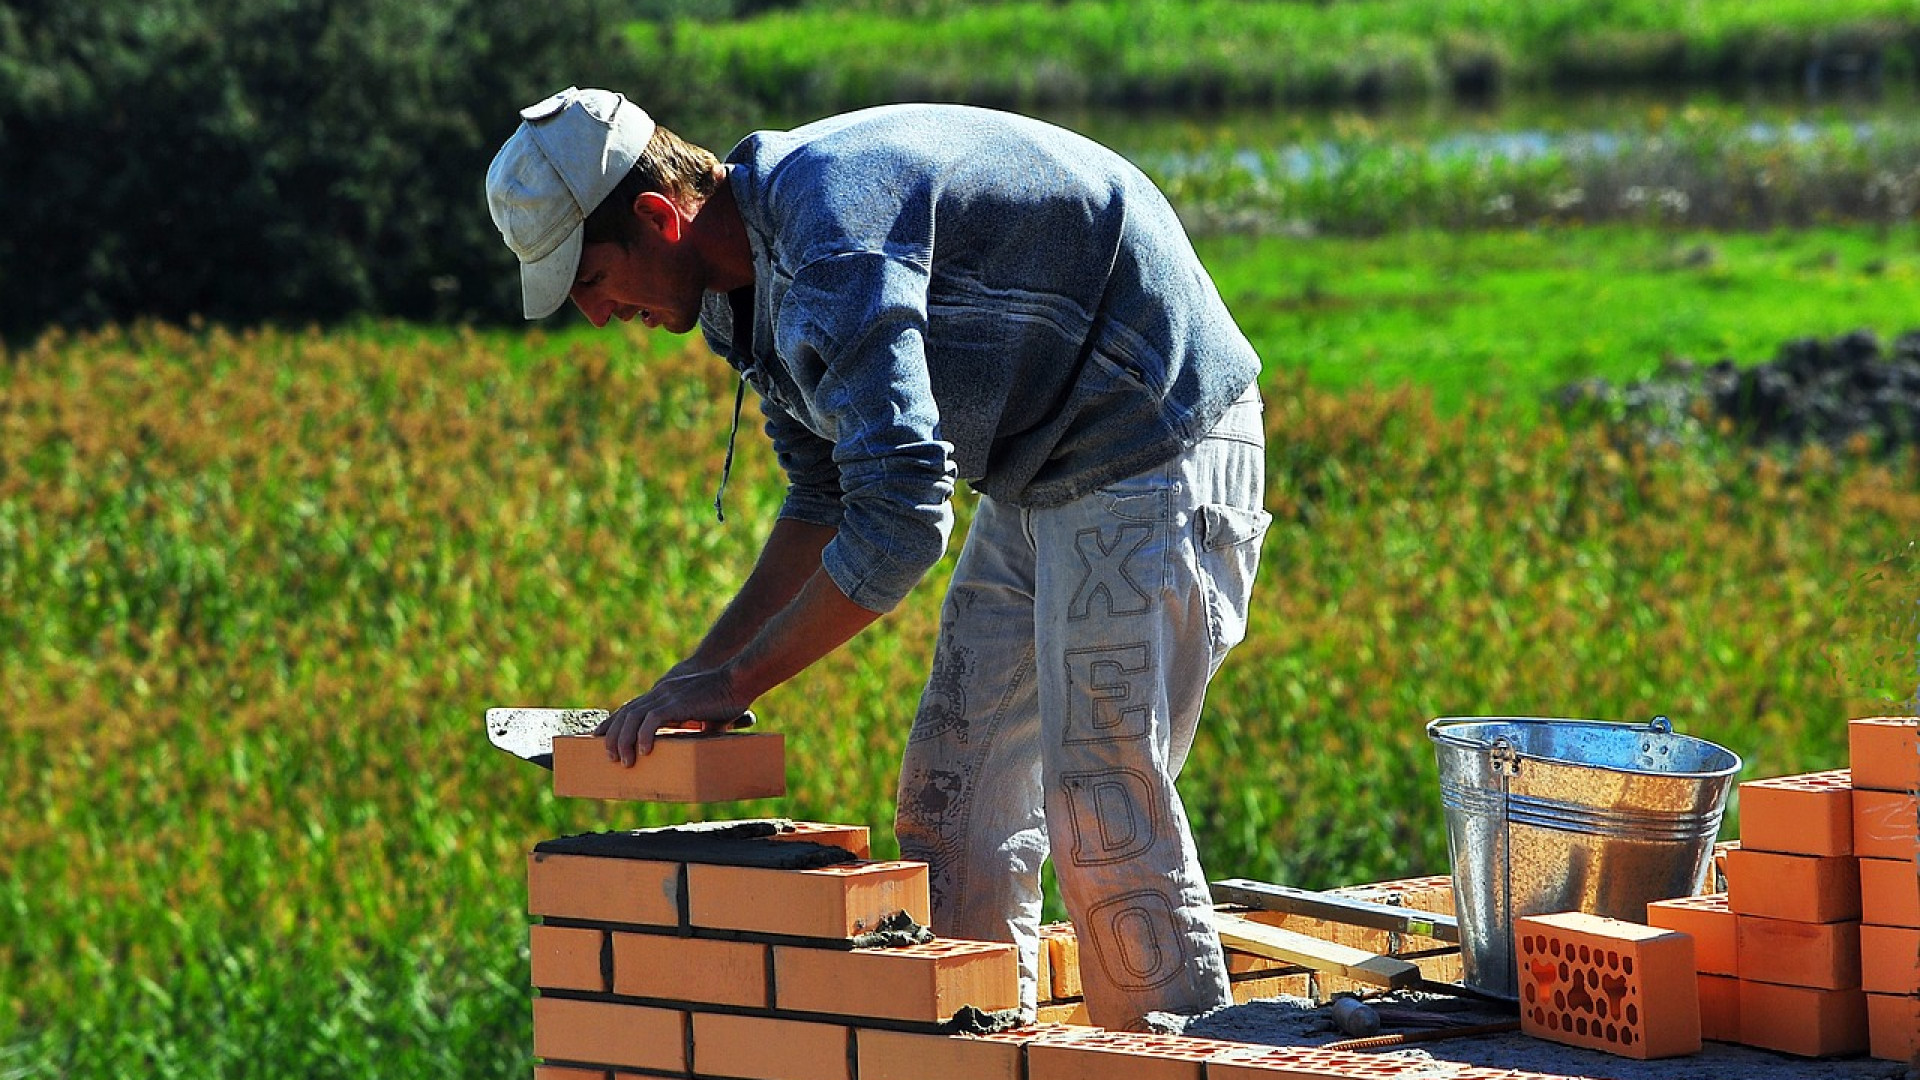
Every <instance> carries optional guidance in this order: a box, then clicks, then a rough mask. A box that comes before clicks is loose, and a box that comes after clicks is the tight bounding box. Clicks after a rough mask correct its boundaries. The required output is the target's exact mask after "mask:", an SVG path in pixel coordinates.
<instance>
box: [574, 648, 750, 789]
mask: <svg viewBox="0 0 1920 1080" xmlns="http://www.w3.org/2000/svg"><path fill="white" fill-rule="evenodd" d="M682 667H684V665H676V666H675V667H674V669H673V671H672V672H669V673H668V674H667V675H665V676H663V677H662V678H661V679H660V681H659V682H657V683H654V684H653V689H651V690H649V691H647V692H646V693H644V694H641V695H640V696H639V697H637V698H634V699H633V700H632V701H629V702H627V703H626V704H625V705H622V706H620V707H619V708H618V709H615V710H614V711H613V714H612V715H610V716H608V717H607V718H606V719H605V720H603V721H601V722H600V726H599V727H596V728H594V729H593V733H594V734H595V735H599V736H602V737H604V738H605V739H606V743H607V760H609V761H613V760H618V761H619V762H620V763H621V764H622V765H628V766H631V765H632V764H633V763H634V762H635V761H637V760H639V759H640V758H641V757H644V756H646V755H647V754H649V753H652V752H653V738H654V733H655V732H657V731H659V730H660V729H661V728H663V727H672V728H695V729H698V730H700V731H702V732H714V731H724V730H726V729H727V728H729V727H731V726H733V723H734V722H735V721H736V720H738V719H739V718H740V715H741V714H742V713H744V712H746V711H747V706H749V705H751V704H753V703H752V702H751V701H742V700H740V698H739V697H738V695H736V694H735V693H734V690H733V686H732V684H731V682H730V681H729V680H728V679H727V677H726V675H725V674H724V673H723V672H722V671H721V670H718V669H714V670H705V671H682V670H681V668H682Z"/></svg>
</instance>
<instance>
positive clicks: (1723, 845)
mask: <svg viewBox="0 0 1920 1080" xmlns="http://www.w3.org/2000/svg"><path fill="white" fill-rule="evenodd" d="M1739 850H1740V841H1738V840H1722V841H1720V842H1719V843H1717V844H1715V845H1713V874H1712V875H1711V876H1712V879H1713V880H1712V881H1710V882H1708V883H1707V884H1708V890H1707V891H1709V892H1726V891H1727V856H1728V855H1730V854H1732V853H1733V852H1736V851H1739Z"/></svg>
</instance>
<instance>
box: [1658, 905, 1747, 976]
mask: <svg viewBox="0 0 1920 1080" xmlns="http://www.w3.org/2000/svg"><path fill="white" fill-rule="evenodd" d="M1647 925H1649V926H1658V927H1660V928H1662V929H1665V930H1677V931H1679V932H1680V933H1682V934H1686V935H1688V936H1690V937H1692V938H1693V962H1694V964H1695V965H1697V966H1698V968H1699V971H1700V973H1701V974H1703V975H1729V976H1730V975H1737V974H1739V971H1740V968H1739V965H1738V962H1737V960H1736V956H1737V954H1736V952H1735V950H1734V914H1733V909H1732V908H1730V907H1728V906H1727V894H1726V893H1723V892H1722V893H1705V894H1703V895H1700V896H1681V897H1675V898H1674V899H1671V900H1656V901H1654V902H1653V903H1650V904H1648V905H1647Z"/></svg>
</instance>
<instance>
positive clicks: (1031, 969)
mask: <svg viewBox="0 0 1920 1080" xmlns="http://www.w3.org/2000/svg"><path fill="white" fill-rule="evenodd" d="M1260 413H1261V404H1260V399H1259V396H1258V394H1257V393H1256V392H1254V391H1251V390H1250V391H1249V392H1248V394H1247V396H1245V397H1243V398H1242V400H1241V401H1240V402H1239V403H1237V404H1235V405H1234V406H1233V407H1232V408H1230V409H1229V410H1228V412H1227V414H1226V416H1225V417H1223V418H1222V419H1221V421H1220V422H1219V423H1217V424H1216V425H1215V427H1214V429H1213V431H1212V432H1211V433H1210V434H1209V435H1208V437H1207V438H1206V439H1204V440H1202V441H1201V442H1200V443H1199V444H1198V445H1197V446H1195V447H1194V448H1193V449H1192V450H1190V451H1188V452H1187V453H1185V454H1182V455H1181V456H1179V457H1177V458H1174V459H1173V460H1171V461H1168V462H1166V463H1165V464H1163V465H1160V466H1158V467H1155V468H1153V469H1150V470H1148V471H1147V472H1145V473H1142V474H1141V475H1139V476H1135V477H1132V478H1130V479H1127V480H1123V481H1121V482H1119V483H1116V484H1113V485H1111V486H1109V487H1107V488H1104V489H1102V490H1099V491H1096V492H1094V493H1092V494H1090V495H1088V496H1086V497H1084V498H1081V499H1079V500H1076V501H1074V502H1072V503H1069V504H1067V505H1065V506H1060V507H1055V508H1049V509H1023V508H1020V507H1016V506H1010V505H1007V504H1004V503H999V502H995V501H994V500H993V499H990V498H986V497H984V496H983V497H982V498H981V499H980V502H979V506H978V509H977V510H976V512H975V515H974V519H973V522H972V525H971V526H970V527H969V529H968V532H967V538H966V544H965V546H964V548H963V549H962V551H961V554H960V558H959V562H958V565H957V566H956V568H955V570H954V575H953V581H952V584H951V586H950V587H949V589H948V591H947V597H946V601H945V605H944V607H943V608H942V613H941V625H940V638H939V643H938V645H937V647H936V652H935V657H934V663H933V668H932V671H931V673H930V675H929V677H928V681H927V686H926V690H925V693H924V695H923V696H922V698H921V702H920V710H919V713H918V715H917V716H916V717H915V720H914V726H913V733H912V735H911V737H910V738H909V740H908V744H907V749H906V754H905V760H904V761H903V763H902V767H901V772H900V789H899V807H898V817H897V820H896V823H895V827H896V831H897V833H898V835H899V839H900V847H901V851H902V854H903V855H904V856H905V857H906V858H909V859H922V860H925V861H926V862H927V863H929V864H930V866H931V868H932V874H931V881H932V891H933V928H934V930H935V932H936V933H939V934H940V935H942V936H946V937H957V938H973V939H978V940H987V941H1012V942H1015V943H1017V944H1018V945H1019V947H1020V991H1021V1000H1022V1002H1023V1005H1024V1007H1025V1008H1026V1009H1027V1010H1028V1011H1029V1012H1031V1011H1032V1009H1033V1007H1034V1002H1035V1000H1036V984H1035V975H1036V970H1037V968H1036V963H1037V957H1038V948H1039V938H1038V931H1039V925H1040V906H1041V889H1040V866H1041V863H1042V862H1043V861H1044V860H1045V859H1046V858H1047V857H1048V854H1049V852H1051V853H1052V856H1053V859H1054V873H1055V876H1056V878H1057V880H1058V881H1059V884H1060V892H1061V896H1062V898H1063V899H1064V900H1065V902H1066V906H1067V911H1068V913H1069V914H1070V915H1071V916H1072V919H1073V923H1074V926H1075V929H1076V933H1077V935H1078V937H1079V942H1080V974H1081V981H1082V984H1083V986H1084V988H1085V993H1086V1000H1087V1007H1088V1011H1089V1013H1090V1014H1091V1018H1092V1020H1093V1022H1094V1023H1095V1024H1098V1025H1101V1026H1103V1027H1108V1028H1128V1027H1135V1028H1137V1027H1139V1026H1140V1020H1141V1018H1142V1017H1143V1016H1144V1015H1145V1014H1146V1013H1148V1012H1150V1011H1155V1010H1159V1011H1167V1012H1175V1013H1181V1014H1186V1015H1192V1014H1196V1013H1200V1012H1204V1011H1206V1010H1208V1009H1211V1008H1215V1007H1217V1006H1221V1005H1225V1004H1227V1003H1228V1000H1229V999H1228V992H1227V972H1226V964H1225V961H1224V959H1223V958H1222V956H1221V951H1220V941H1219V937H1218V935H1217V932H1216V931H1215V929H1214V925H1213V919H1212V903H1211V900H1210V898H1209V896H1208V891H1207V884H1206V878H1205V877H1204V876H1203V874H1202V872H1201V868H1200V860H1199V857H1198V855H1197V854H1196V853H1195V850H1194V844H1193V837H1192V835H1191V833H1190V832H1189V830H1188V827H1187V818H1186V811H1185V809H1184V807H1182V805H1181V802H1180V796H1179V794H1178V793H1177V792H1176V791H1175V790H1174V777H1175V776H1177V775H1178V774H1179V772H1180V767H1181V765H1182V764H1183V763H1184V762H1185V760H1186V756H1187V751H1188V749H1189V748H1191V746H1192V745H1193V737H1194V728H1195V725H1196V723H1197V721H1198V719H1199V716H1200V707H1201V702H1202V698H1203V697H1204V695H1205V691H1206V686H1207V681H1208V680H1209V679H1210V678H1211V677H1212V675H1213V673H1214V671H1215V670H1216V669H1217V668H1218V667H1219V665H1220V662H1221V660H1222V659H1223V658H1224V657H1225V656H1226V653H1227V650H1228V649H1230V648H1232V647H1233V646H1234V645H1235V644H1237V643H1238V642H1239V641H1240V639H1241V637H1242V636H1243V635H1244V633H1245V627H1246V613H1247V602H1248V597H1249V595H1250V592H1251V589H1252V585H1253V576H1254V571H1255V568H1256V566H1257V564H1258V561H1259V550H1260V542H1261V539H1262V537H1263V536H1264V535H1265V532H1266V526H1267V522H1268V520H1269V518H1268V515H1267V513H1266V512H1265V510H1263V509H1262V508H1261V501H1262V494H1263V488H1264V481H1265V468H1266V454H1265V438H1264V434H1263V430H1262V425H1261V416H1260Z"/></svg>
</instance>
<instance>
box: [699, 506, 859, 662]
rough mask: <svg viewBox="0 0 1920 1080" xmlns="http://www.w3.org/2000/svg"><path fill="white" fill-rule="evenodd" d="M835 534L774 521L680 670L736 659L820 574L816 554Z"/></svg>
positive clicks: (802, 524) (817, 527) (822, 528)
mask: <svg viewBox="0 0 1920 1080" xmlns="http://www.w3.org/2000/svg"><path fill="white" fill-rule="evenodd" d="M834 532H835V530H834V529H832V528H830V527H828V526H825V525H810V524H808V523H806V522H803V521H792V520H780V521H776V522H774V523H773V530H772V531H771V532H770V533H768V535H767V543H766V546H765V547H764V548H762V549H761V552H760V559H759V561H758V562H756V563H755V564H754V567H753V572H752V573H750V574H748V575H747V580H746V581H745V582H744V583H743V584H742V585H741V586H740V591H739V592H738V593H737V594H735V596H734V598H733V599H732V600H731V601H729V602H728V604H727V607H726V610H725V611H722V612H721V613H720V617H719V618H718V619H716V620H714V624H713V628H712V629H710V630H708V631H707V635H706V637H705V638H703V639H701V642H700V646H699V648H697V649H695V650H694V652H693V655H692V656H690V657H688V658H687V660H686V662H685V665H683V666H689V667H695V668H699V669H705V670H710V669H713V668H717V667H719V666H721V665H722V664H725V663H726V662H728V661H730V660H733V659H734V658H735V657H737V656H739V655H740V653H741V651H742V650H743V649H745V648H746V647H747V645H748V644H749V643H751V642H752V641H753V639H754V638H755V636H757V635H758V634H759V633H760V632H761V630H762V629H763V628H765V627H766V626H767V624H768V623H770V622H772V621H773V619H774V618H775V617H776V616H777V615H779V613H780V612H782V611H784V610H785V609H786V608H787V606H788V605H789V604H792V603H793V601H794V598H795V597H796V596H799V595H800V592H801V590H802V589H803V588H804V587H805V586H806V584H807V582H808V581H809V580H810V579H811V578H813V577H814V575H816V574H818V573H819V572H820V551H821V549H822V548H824V547H826V546H827V543H828V541H830V540H832V539H833V536H834Z"/></svg>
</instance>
